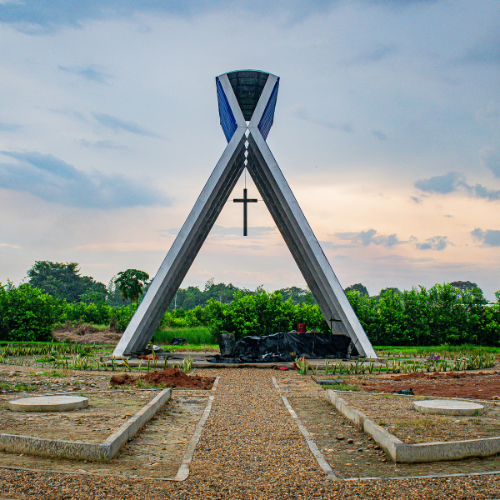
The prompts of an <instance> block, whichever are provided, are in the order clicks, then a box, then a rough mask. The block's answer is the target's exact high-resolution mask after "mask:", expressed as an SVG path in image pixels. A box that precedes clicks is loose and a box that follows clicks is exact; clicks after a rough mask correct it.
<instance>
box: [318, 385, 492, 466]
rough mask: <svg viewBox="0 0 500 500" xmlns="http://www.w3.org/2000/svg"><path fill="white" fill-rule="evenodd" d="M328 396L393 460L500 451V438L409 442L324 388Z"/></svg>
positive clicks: (429, 459)
mask: <svg viewBox="0 0 500 500" xmlns="http://www.w3.org/2000/svg"><path fill="white" fill-rule="evenodd" d="M325 397H326V399H327V401H328V402H329V403H330V404H332V405H333V406H334V407H335V409H336V410H337V411H338V412H339V413H341V414H342V415H344V416H345V417H346V418H348V419H349V420H351V421H352V422H354V424H355V425H356V427H358V428H359V429H360V430H362V431H364V432H366V433H367V434H368V435H369V436H371V437H372V438H373V439H374V440H375V442H376V443H377V444H378V445H379V446H380V447H381V448H382V449H383V450H384V451H385V452H386V453H387V454H388V455H389V457H390V458H391V460H393V461H394V462H402V463H418V462H438V461H441V460H461V459H463V458H468V457H487V456H490V455H495V454H497V453H500V437H493V438H483V439H468V440H465V441H447V442H439V441H438V442H434V443H421V444H406V443H403V442H402V441H401V440H400V439H398V438H397V437H396V436H394V435H392V434H391V433H389V432H387V431H386V430H385V429H384V428H383V427H381V426H380V425H377V424H376V423H375V422H373V420H370V419H369V418H368V417H367V416H366V415H365V414H364V413H362V412H360V411H359V410H355V409H354V408H351V407H349V405H348V404H347V402H346V401H345V400H343V399H342V398H341V397H340V396H338V395H337V394H336V392H335V391H333V390H332V389H327V390H326V391H325Z"/></svg>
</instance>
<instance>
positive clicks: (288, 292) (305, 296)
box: [278, 286, 316, 305]
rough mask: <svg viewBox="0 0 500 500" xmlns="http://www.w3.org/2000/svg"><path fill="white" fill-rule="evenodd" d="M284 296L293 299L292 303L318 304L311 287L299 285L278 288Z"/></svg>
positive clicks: (285, 298) (286, 298)
mask: <svg viewBox="0 0 500 500" xmlns="http://www.w3.org/2000/svg"><path fill="white" fill-rule="evenodd" d="M278 292H279V293H281V296H282V297H283V300H288V299H292V304H293V305H296V304H306V303H308V304H316V301H315V300H314V297H313V296H312V294H311V292H310V290H309V289H304V288H299V287H298V286H291V287H287V288H281V289H280V290H278Z"/></svg>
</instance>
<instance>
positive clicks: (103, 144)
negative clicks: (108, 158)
mask: <svg viewBox="0 0 500 500" xmlns="http://www.w3.org/2000/svg"><path fill="white" fill-rule="evenodd" d="M79 143H80V144H81V145H82V146H84V147H86V148H98V149H128V147H127V146H124V145H123V144H117V143H116V142H114V141H109V140H102V141H87V140H86V139H80V141H79Z"/></svg>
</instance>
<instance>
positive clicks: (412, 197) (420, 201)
mask: <svg viewBox="0 0 500 500" xmlns="http://www.w3.org/2000/svg"><path fill="white" fill-rule="evenodd" d="M410 199H411V200H413V201H414V202H415V203H417V204H418V203H422V200H421V199H420V198H418V197H417V196H410Z"/></svg>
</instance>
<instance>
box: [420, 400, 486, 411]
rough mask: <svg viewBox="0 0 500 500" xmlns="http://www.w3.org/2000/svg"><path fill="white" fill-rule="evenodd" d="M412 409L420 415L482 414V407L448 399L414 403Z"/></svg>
mask: <svg viewBox="0 0 500 500" xmlns="http://www.w3.org/2000/svg"><path fill="white" fill-rule="evenodd" d="M413 407H414V408H415V410H417V411H420V412H422V413H437V414H438V415H480V414H481V413H483V412H484V406H483V405H479V404H477V403H468V402H467V401H453V400H450V399H431V400H427V401H414V402H413Z"/></svg>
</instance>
